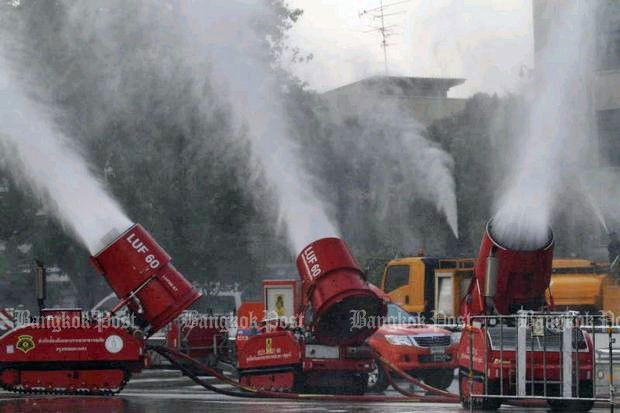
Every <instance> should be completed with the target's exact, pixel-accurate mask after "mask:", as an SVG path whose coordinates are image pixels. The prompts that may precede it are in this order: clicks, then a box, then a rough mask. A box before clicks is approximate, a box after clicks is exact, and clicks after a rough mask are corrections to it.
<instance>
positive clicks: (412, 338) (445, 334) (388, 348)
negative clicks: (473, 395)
mask: <svg viewBox="0 0 620 413" xmlns="http://www.w3.org/2000/svg"><path fill="white" fill-rule="evenodd" d="M455 338H457V337H456V336H455V337H454V338H453V335H452V333H451V332H450V331H448V330H445V329H442V328H438V327H434V326H429V325H425V324H421V323H420V322H419V319H418V318H416V317H414V316H412V315H410V314H409V313H408V312H407V311H405V310H404V309H403V308H401V307H400V306H399V305H397V304H394V303H389V304H388V316H387V319H386V322H385V323H384V324H383V326H382V327H381V328H379V330H378V331H377V332H376V333H375V334H373V335H372V336H371V337H370V338H369V339H368V344H369V345H370V346H371V347H372V348H373V349H374V350H375V351H376V352H377V353H379V354H380V355H381V356H383V357H385V358H386V359H388V360H389V361H390V362H391V363H393V364H395V365H396V366H398V367H399V368H401V369H402V370H404V371H406V372H407V373H409V374H410V375H412V376H415V377H418V378H420V379H422V380H424V382H425V383H426V384H428V385H430V386H433V387H436V388H439V389H447V388H448V387H450V384H452V380H453V378H454V369H455V368H456V354H455V353H456V351H457V349H458V340H455ZM388 386H389V382H388V379H387V377H386V375H385V371H384V370H383V368H382V367H381V366H380V365H379V364H378V363H377V364H376V365H375V369H374V370H373V371H371V372H370V374H369V375H368V391H369V392H375V393H377V392H382V391H384V390H385V389H387V387H388Z"/></svg>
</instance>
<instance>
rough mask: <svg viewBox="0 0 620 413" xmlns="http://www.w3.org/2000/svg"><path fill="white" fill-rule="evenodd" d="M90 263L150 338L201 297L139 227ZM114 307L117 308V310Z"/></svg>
mask: <svg viewBox="0 0 620 413" xmlns="http://www.w3.org/2000/svg"><path fill="white" fill-rule="evenodd" d="M90 261H91V263H92V264H93V265H94V266H95V268H96V269H97V270H98V271H99V272H100V273H101V274H102V275H103V276H104V277H105V279H106V281H107V282H108V284H109V285H110V287H112V290H113V291H114V292H115V293H116V295H117V296H118V297H119V298H120V299H121V300H122V301H121V303H120V304H126V305H128V306H129V308H130V309H131V311H132V312H133V313H134V314H135V315H137V316H138V317H139V318H140V319H141V320H142V321H143V322H145V323H146V328H145V332H146V333H147V335H151V334H153V333H155V332H156V331H158V330H159V329H161V328H162V327H163V326H165V325H166V324H168V323H169V322H170V321H172V320H174V319H175V318H176V317H177V316H178V315H179V314H180V313H181V312H182V311H183V310H184V309H186V308H187V307H189V306H190V305H192V303H194V302H195V301H196V300H197V299H198V298H200V296H201V294H200V293H199V292H198V291H196V289H194V287H192V285H191V284H190V283H189V282H188V281H187V280H186V279H185V278H184V277H183V276H182V275H181V273H179V272H178V271H177V270H176V268H174V267H173V266H172V264H171V263H170V256H169V255H168V254H167V253H166V251H164V249H163V248H162V247H160V246H159V244H157V242H156V241H155V240H154V239H153V237H152V236H151V235H150V234H149V233H148V232H147V231H146V230H145V229H144V228H143V227H142V226H141V225H139V224H134V225H133V226H132V227H131V228H129V229H128V230H127V231H125V232H124V233H123V234H122V235H120V236H119V237H118V238H117V239H116V240H114V241H113V242H112V243H111V244H109V245H108V246H107V247H105V248H104V249H102V250H101V251H100V252H99V253H97V254H95V255H94V256H92V257H90ZM117 307H118V306H117Z"/></svg>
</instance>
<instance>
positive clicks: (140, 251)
mask: <svg viewBox="0 0 620 413" xmlns="http://www.w3.org/2000/svg"><path fill="white" fill-rule="evenodd" d="M91 260H92V261H94V262H95V263H96V265H95V267H96V268H97V269H99V270H100V271H101V272H102V274H103V276H104V277H105V278H106V280H107V281H108V283H109V284H110V287H112V290H114V292H115V293H116V295H118V296H119V298H125V297H126V296H127V295H128V294H129V293H130V292H131V291H132V290H135V289H136V288H137V287H139V286H140V285H141V284H142V283H143V282H144V281H146V280H147V279H149V278H150V277H151V276H152V275H154V274H155V272H156V271H157V270H158V269H160V268H162V267H164V266H165V265H166V264H167V263H168V262H169V261H170V256H169V255H168V254H167V253H166V251H164V249H163V248H162V247H160V246H159V244H157V242H156V241H155V240H154V239H153V237H151V235H150V234H149V233H148V232H147V231H146V230H145V229H144V228H143V227H142V226H141V225H140V224H135V225H134V226H132V227H131V228H129V229H128V230H127V231H125V232H124V233H123V234H122V235H121V236H120V237H118V238H117V239H116V241H114V242H113V243H112V244H110V245H108V246H107V247H106V248H104V249H103V250H101V251H100V252H99V253H98V254H97V255H95V256H93V257H91Z"/></svg>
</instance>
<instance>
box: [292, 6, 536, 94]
mask: <svg viewBox="0 0 620 413" xmlns="http://www.w3.org/2000/svg"><path fill="white" fill-rule="evenodd" d="M401 1H402V0H383V3H384V5H388V4H393V3H400V4H395V5H393V6H390V7H387V8H386V9H385V10H386V11H385V13H386V14H387V13H398V14H396V15H393V16H389V17H388V18H387V20H386V25H387V24H390V25H396V26H397V27H395V28H394V31H395V32H396V33H397V35H395V36H393V37H391V38H389V39H388V42H389V43H390V44H391V46H390V47H388V50H387V51H388V73H389V74H390V75H398V76H421V77H459V78H466V79H467V81H466V82H465V84H463V85H461V86H458V87H455V88H453V89H452V90H451V91H450V96H451V97H467V96H470V95H472V94H474V93H476V92H487V93H497V94H499V95H503V94H506V93H508V92H512V91H516V90H518V89H519V88H520V86H521V85H522V84H523V81H524V80H523V78H522V77H521V76H520V73H522V71H523V68H532V65H533V27H532V4H531V0H409V1H402V2H401ZM379 2H380V0H288V3H289V5H290V6H291V7H297V8H301V9H303V10H304V14H303V16H302V17H301V18H300V20H299V21H298V22H297V23H296V25H295V26H294V27H293V28H292V29H291V32H290V33H289V35H290V43H291V45H292V46H295V47H299V48H300V49H301V51H302V53H305V54H308V53H312V54H313V56H314V57H313V59H312V60H310V61H309V62H307V63H295V64H291V65H290V70H292V71H293V73H295V74H296V75H297V76H299V77H300V78H301V79H302V80H304V81H306V82H307V83H308V85H309V87H310V88H312V89H315V90H318V91H319V92H323V91H326V90H330V89H333V88H335V87H338V86H342V85H344V84H347V83H351V82H354V81H357V80H359V79H362V78H365V77H367V76H372V75H382V74H385V69H384V60H383V50H382V48H381V47H380V44H381V37H380V34H379V33H377V32H373V31H370V30H371V29H370V27H369V26H371V25H374V26H377V25H378V19H377V18H374V17H373V12H369V13H366V14H365V15H362V16H361V17H360V13H361V12H363V11H364V10H370V9H373V8H376V7H378V5H379Z"/></svg>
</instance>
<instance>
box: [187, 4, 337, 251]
mask: <svg viewBox="0 0 620 413" xmlns="http://www.w3.org/2000/svg"><path fill="white" fill-rule="evenodd" d="M179 6H180V8H179V17H180V19H181V20H180V21H181V22H182V23H183V24H184V25H185V26H183V27H182V28H184V29H185V30H184V31H183V34H184V35H185V36H186V37H185V42H186V46H187V47H188V50H191V51H192V54H193V57H189V56H188V59H187V61H186V63H188V64H190V65H192V64H194V63H199V60H200V59H201V58H206V59H207V60H208V61H209V65H210V69H211V71H210V75H211V84H212V85H213V86H214V87H216V90H217V91H218V93H219V96H218V99H223V100H225V101H227V102H228V104H229V105H230V107H231V108H232V112H233V113H232V114H233V119H234V120H235V123H236V125H237V127H238V130H239V131H240V132H242V133H240V135H242V136H245V137H246V139H247V143H248V144H249V145H250V149H251V155H252V160H253V164H254V165H253V166H254V169H255V171H256V175H261V176H263V177H264V178H265V180H266V182H267V184H268V185H269V188H270V190H271V191H272V192H273V194H275V197H276V201H277V210H278V216H279V221H280V222H281V223H282V224H283V226H284V227H285V231H286V235H287V237H288V240H289V245H290V249H291V252H292V253H293V254H297V253H299V252H300V251H301V249H302V248H303V247H304V246H306V245H307V244H308V243H310V242H312V241H314V240H316V239H319V238H323V237H327V236H338V235H339V231H338V229H337V227H336V225H335V224H334V223H333V222H332V220H331V219H330V218H329V216H328V214H327V212H326V211H327V206H326V204H325V203H324V202H323V201H322V200H321V199H320V197H319V196H318V195H317V193H316V192H315V190H314V188H313V185H312V179H311V177H310V176H309V174H308V173H307V171H306V170H305V168H304V165H303V162H302V154H301V153H300V150H299V147H298V146H297V145H296V144H295V143H294V139H293V137H292V135H291V128H290V127H289V125H288V123H287V117H286V115H285V110H284V107H283V103H282V100H281V97H280V94H281V93H282V90H281V87H282V86H281V82H279V81H278V79H277V78H276V76H275V74H274V70H273V69H272V68H271V67H270V64H271V62H270V61H269V59H268V58H267V57H266V56H263V55H261V54H260V51H261V50H264V46H263V45H262V44H261V43H263V42H265V41H266V40H265V39H261V38H260V37H259V36H258V35H257V33H256V31H255V28H254V27H253V26H254V24H255V23H256V21H260V19H262V18H267V19H275V18H276V16H271V15H270V14H271V13H272V10H271V9H270V8H269V7H268V6H266V5H264V4H257V3H255V2H248V1H243V0H233V1H227V2H221V3H218V6H217V7H213V6H212V5H208V4H204V3H201V2H182V3H180V5H179ZM196 67H197V68H199V67H200V64H197V65H196ZM193 72H194V73H195V74H196V75H200V72H199V71H197V70H194V71H193ZM205 99H212V97H209V96H206V97H205ZM257 195H258V194H257Z"/></svg>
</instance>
